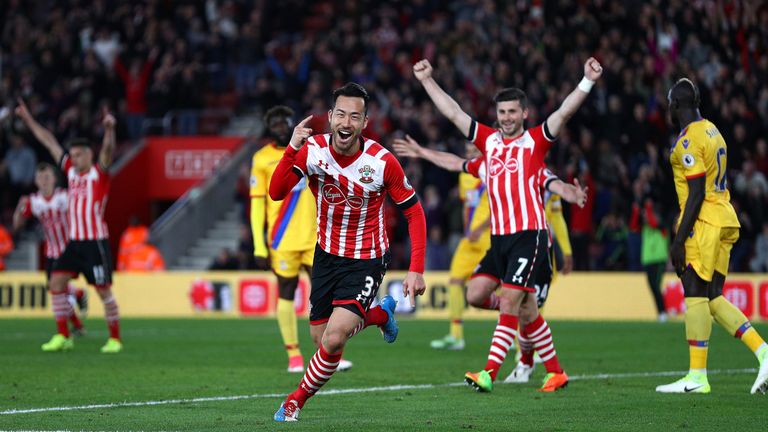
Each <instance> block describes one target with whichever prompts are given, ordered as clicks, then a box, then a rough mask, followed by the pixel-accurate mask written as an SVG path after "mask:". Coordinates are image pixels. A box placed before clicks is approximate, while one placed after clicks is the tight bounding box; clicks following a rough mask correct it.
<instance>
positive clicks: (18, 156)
mask: <svg viewBox="0 0 768 432" xmlns="http://www.w3.org/2000/svg"><path fill="white" fill-rule="evenodd" d="M10 140H11V148H10V149H8V151H7V152H6V153H5V157H4V158H3V161H2V163H0V178H3V180H2V184H4V185H7V186H6V187H7V189H6V188H4V190H5V191H7V192H9V193H8V194H7V196H5V197H4V198H5V199H6V200H8V201H6V202H4V203H3V205H4V206H5V207H6V208H7V207H8V206H9V205H11V203H16V202H17V201H18V200H19V197H20V196H22V195H24V194H27V193H29V192H32V190H33V189H34V181H35V166H36V165H37V157H36V156H35V152H34V151H32V149H31V148H30V147H29V146H28V145H27V144H26V143H25V142H24V140H23V139H22V138H21V137H20V136H18V135H15V134H11V135H10ZM13 205H15V204H13Z"/></svg>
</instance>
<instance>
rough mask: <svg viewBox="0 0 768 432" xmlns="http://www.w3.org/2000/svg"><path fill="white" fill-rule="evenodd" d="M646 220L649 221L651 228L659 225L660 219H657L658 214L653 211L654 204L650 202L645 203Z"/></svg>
mask: <svg viewBox="0 0 768 432" xmlns="http://www.w3.org/2000/svg"><path fill="white" fill-rule="evenodd" d="M645 220H647V221H648V225H650V226H651V228H658V227H659V220H658V219H656V214H655V213H654V212H653V205H651V204H650V203H648V204H646V205H645Z"/></svg>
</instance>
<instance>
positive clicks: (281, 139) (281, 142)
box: [274, 134, 291, 147]
mask: <svg viewBox="0 0 768 432" xmlns="http://www.w3.org/2000/svg"><path fill="white" fill-rule="evenodd" d="M274 137H275V143H277V146H278V147H287V146H288V143H289V142H290V140H291V137H290V135H287V134H283V135H277V134H276V135H274Z"/></svg>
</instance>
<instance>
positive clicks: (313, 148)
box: [269, 83, 426, 421]
mask: <svg viewBox="0 0 768 432" xmlns="http://www.w3.org/2000/svg"><path fill="white" fill-rule="evenodd" d="M368 100H369V96H368V93H367V92H366V91H365V89H364V88H363V87H361V86H360V85H358V84H354V83H349V84H346V85H345V86H343V87H341V88H339V89H337V90H336V91H334V93H333V101H334V106H333V108H332V109H331V110H330V111H329V112H328V121H329V122H330V124H331V131H332V132H331V133H330V134H326V135H314V136H312V135H311V134H312V130H311V129H309V128H308V127H307V126H306V125H307V123H308V122H309V120H310V119H311V118H312V116H309V117H307V118H305V119H304V120H303V121H302V122H301V123H299V124H298V125H297V126H296V128H294V131H293V136H292V137H291V141H290V144H289V146H288V147H287V148H286V150H285V153H283V157H282V159H281V160H280V163H279V164H278V166H277V168H276V169H275V173H274V174H273V175H272V180H271V182H270V185H269V195H270V197H271V198H272V199H273V200H281V199H283V198H284V197H285V196H286V195H287V194H288V192H289V191H290V190H291V188H292V187H293V186H294V185H296V184H297V183H298V182H299V180H300V179H302V178H305V177H306V178H307V179H308V182H309V186H310V189H311V190H312V193H313V194H314V195H315V198H316V201H317V225H318V227H317V231H318V235H317V237H318V239H317V247H316V248H315V257H314V266H313V268H312V292H311V294H310V299H309V300H310V316H309V319H310V324H311V326H310V333H311V334H312V338H313V339H314V340H315V341H316V345H318V346H319V347H320V348H319V349H318V351H317V353H316V354H315V355H314V356H313V357H312V360H311V361H310V363H309V365H308V367H307V371H306V373H305V375H304V378H303V379H302V380H301V382H300V384H299V387H298V388H297V389H296V391H294V392H293V393H291V394H289V395H288V397H287V398H286V399H285V401H284V402H283V404H282V405H281V406H280V409H278V411H277V412H276V413H275V416H274V419H275V420H276V421H295V420H297V419H298V414H299V411H300V410H301V408H302V407H303V406H304V402H305V401H306V400H307V399H308V398H309V397H310V396H312V395H313V394H315V392H317V391H318V390H319V389H320V387H322V386H323V385H324V384H325V383H326V382H327V381H328V380H329V379H330V377H331V375H332V374H333V373H334V372H335V371H336V368H337V367H338V363H339V360H340V359H341V353H342V351H343V349H344V346H345V344H346V343H347V341H348V340H349V338H351V337H352V336H353V335H354V334H356V333H357V332H359V331H360V330H362V329H363V328H364V327H367V326H368V325H377V326H379V327H380V328H381V329H382V333H383V334H384V339H385V340H386V341H387V342H390V343H391V342H394V340H395V338H396V336H397V324H396V323H395V321H394V318H393V316H394V307H395V301H394V300H393V299H392V298H391V297H389V296H386V297H385V298H384V299H383V300H382V302H381V303H382V304H381V306H377V307H375V308H370V306H371V302H372V301H373V299H374V298H376V295H377V292H378V289H379V285H380V284H381V280H382V278H383V277H384V273H385V271H386V269H387V265H388V263H389V251H388V247H389V240H388V239H387V235H386V230H385V228H386V227H385V226H384V207H383V204H384V199H385V198H386V195H389V196H390V197H391V198H392V200H393V201H394V202H395V204H397V205H398V207H400V209H401V210H402V211H403V213H404V214H405V216H406V219H407V220H408V231H409V234H410V237H411V263H410V268H409V272H408V275H407V276H406V278H405V281H403V294H404V295H406V296H409V297H410V301H411V306H415V299H414V297H415V296H416V295H421V294H423V293H424V290H425V285H424V277H423V275H422V274H423V272H424V251H425V248H426V221H425V218H424V211H423V209H422V207H421V204H420V203H419V200H418V198H417V197H416V193H415V192H414V191H413V188H412V187H411V185H410V184H409V183H408V179H407V178H406V177H405V174H404V173H403V168H402V167H401V166H400V163H399V162H398V161H397V159H396V158H395V157H394V156H393V155H392V154H391V153H390V152H389V151H387V150H386V149H384V147H382V146H381V145H380V144H378V143H377V142H375V141H373V140H370V139H367V138H364V137H363V136H362V135H361V133H362V130H363V129H364V128H365V126H366V125H367V123H368V116H367V112H368Z"/></svg>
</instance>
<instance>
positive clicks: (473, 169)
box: [464, 156, 485, 180]
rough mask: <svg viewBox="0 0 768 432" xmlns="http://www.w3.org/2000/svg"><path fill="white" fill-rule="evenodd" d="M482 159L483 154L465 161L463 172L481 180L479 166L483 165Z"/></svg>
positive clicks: (483, 158)
mask: <svg viewBox="0 0 768 432" xmlns="http://www.w3.org/2000/svg"><path fill="white" fill-rule="evenodd" d="M484 161H485V157H483V156H478V157H476V158H474V159H470V160H468V161H466V162H465V163H464V172H465V173H467V174H471V175H472V176H473V177H477V178H479V179H481V180H482V176H481V175H480V167H481V166H482V165H483V162H484Z"/></svg>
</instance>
